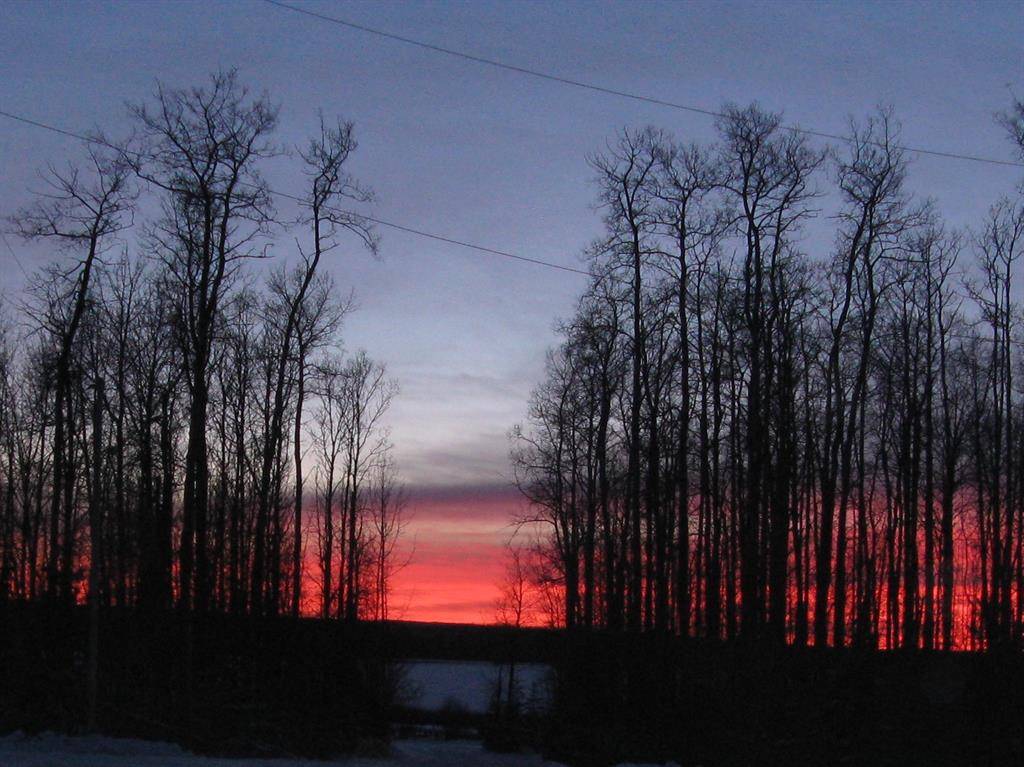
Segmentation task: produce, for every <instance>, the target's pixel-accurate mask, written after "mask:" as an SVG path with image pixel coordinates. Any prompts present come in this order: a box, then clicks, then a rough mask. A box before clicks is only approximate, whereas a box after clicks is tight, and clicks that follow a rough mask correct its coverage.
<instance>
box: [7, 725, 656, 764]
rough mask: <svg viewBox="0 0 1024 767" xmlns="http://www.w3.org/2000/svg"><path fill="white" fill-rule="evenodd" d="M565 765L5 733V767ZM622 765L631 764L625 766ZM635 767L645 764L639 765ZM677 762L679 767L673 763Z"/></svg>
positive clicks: (438, 750)
mask: <svg viewBox="0 0 1024 767" xmlns="http://www.w3.org/2000/svg"><path fill="white" fill-rule="evenodd" d="M331 765H335V767H562V765H559V764H558V763H556V762H548V761H545V760H544V759H542V758H541V757H539V756H536V755H533V754H492V753H490V752H488V751H484V748H483V745H481V744H480V742H478V741H472V740H449V741H444V740H398V741H395V742H394V743H393V744H392V746H391V754H390V755H389V756H386V757H380V758H372V759H371V758H345V759H340V760H336V761H330V762H319V761H312V760H306V759H221V758H214V757H208V756H196V755H195V754H190V753H189V752H188V751H185V750H183V749H182V748H180V747H179V746H176V745H174V744H173V743H156V742H151V741H144V740H132V739H128V738H123V739H122V738H104V737H100V736H96V735H90V736H86V737H67V736H64V735H56V734H54V733H43V734H42V735H32V736H29V735H23V734H21V733H14V734H13V735H8V736H6V737H0V767H330V766H331ZM619 767H631V766H630V765H620V766H619ZM632 767H643V765H633V766H632ZM670 767H673V766H670Z"/></svg>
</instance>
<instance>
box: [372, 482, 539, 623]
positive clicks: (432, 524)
mask: <svg viewBox="0 0 1024 767" xmlns="http://www.w3.org/2000/svg"><path fill="white" fill-rule="evenodd" d="M524 508H525V501H524V500H523V498H522V496H521V495H520V494H519V492H518V491H517V490H515V489H514V488H456V489H452V490H451V491H447V490H445V489H440V488H439V489H436V490H429V491H423V492H419V493H416V492H413V493H412V494H411V495H410V498H409V502H408V506H407V512H408V513H409V514H410V522H409V525H408V527H407V528H406V530H405V532H404V533H403V538H404V541H405V542H404V544H403V547H402V548H403V552H404V554H403V556H407V555H408V554H409V553H411V554H412V558H411V560H410V561H409V564H408V565H407V566H406V567H405V568H404V569H402V570H401V571H400V572H398V573H396V574H395V576H394V582H393V589H392V593H391V596H390V599H389V602H390V608H389V609H390V615H389V617H390V618H392V619H397V620H408V621H428V622H440V623H494V622H495V620H496V618H495V612H496V601H497V599H498V596H499V589H500V583H501V580H502V577H503V575H504V572H505V567H506V556H505V547H506V544H507V542H508V541H509V539H510V538H511V537H512V535H513V532H514V529H513V527H512V525H511V523H512V520H513V517H514V515H515V514H517V513H519V512H521V511H522V510H523V509H524Z"/></svg>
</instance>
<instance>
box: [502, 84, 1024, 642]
mask: <svg viewBox="0 0 1024 767" xmlns="http://www.w3.org/2000/svg"><path fill="white" fill-rule="evenodd" d="M996 119H997V120H998V121H999V123H1000V124H1001V125H1002V126H1003V127H1004V128H1005V129H1006V132H1007V134H1008V137H1009V139H1010V140H1011V141H1012V143H1013V146H1014V147H1015V148H1016V151H1017V152H1019V153H1020V155H1021V156H1022V157H1024V103H1022V102H1020V101H1016V102H1015V103H1014V104H1013V106H1012V108H1011V109H1009V110H1008V111H1007V112H1005V113H1002V114H1000V115H998V116H997V117H996ZM717 134H718V136H717V141H715V142H714V143H712V144H706V145H699V144H693V143H685V142H681V141H679V140H677V139H675V138H674V137H673V136H672V135H670V134H669V133H667V132H665V131H662V130H659V129H656V128H644V129H626V130H623V131H621V132H619V133H618V134H616V135H615V137H614V138H613V139H612V140H610V141H609V142H608V144H607V146H606V148H604V149H603V150H601V151H600V152H597V153H595V154H593V155H591V156H590V157H589V163H590V166H591V168H592V171H593V174H594V176H595V179H596V181H595V183H596V188H597V205H598V207H599V209H600V211H601V213H602V216H603V225H604V233H603V235H602V236H601V237H600V238H599V239H597V240H596V241H595V242H593V243H592V244H591V245H590V246H589V248H588V249H587V252H586V257H587V260H588V265H589V271H590V273H591V278H590V282H589V286H588V287H587V289H586V290H585V291H584V292H583V294H582V295H581V296H580V298H579V302H578V306H577V307H576V308H575V311H574V312H573V314H572V315H571V316H570V317H569V318H568V319H567V320H565V321H563V322H561V323H560V325H559V328H558V330H559V334H560V339H561V340H560V342H559V344H558V345H557V347H556V348H554V349H552V350H551V351H550V353H549V355H548V359H547V368H546V375H545V378H544V380H543V381H542V382H541V383H540V385H539V386H538V387H537V388H536V389H535V391H534V393H533V396H532V399H531V401H530V412H529V417H528V419H527V422H526V423H525V424H524V425H522V426H517V427H516V428H515V429H514V430H513V432H512V443H513V450H512V453H513V455H512V457H513V461H514V464H515V468H516V478H517V482H518V484H519V486H520V488H521V490H522V492H523V493H524V494H525V496H526V498H527V499H528V500H529V501H530V504H531V511H530V512H529V513H528V514H525V515H521V516H520V517H519V518H517V520H516V521H517V522H518V523H519V524H520V525H521V526H523V527H524V529H529V528H532V527H536V526H538V525H539V528H540V530H541V533H540V534H539V535H538V536H537V539H536V541H535V542H531V543H529V544H526V545H524V547H523V549H524V553H525V554H527V555H528V559H529V560H530V564H529V567H527V568H525V569H522V570H520V579H519V580H520V583H521V584H523V585H524V587H526V586H528V587H529V589H530V591H531V592H532V594H533V596H532V597H529V598H527V601H532V603H533V604H534V606H535V610H536V611H537V612H538V614H539V615H540V616H541V617H540V618H539V620H542V621H547V622H550V623H552V624H564V625H566V626H569V627H582V628H591V627H601V628H607V629H612V630H615V629H626V630H630V631H639V630H644V631H656V632H671V633H675V634H677V635H681V636H684V637H685V636H690V637H701V638H709V639H733V638H737V637H738V638H747V639H753V640H764V641H769V642H776V643H793V644H795V645H797V646H805V645H815V646H835V647H847V646H852V647H856V648H862V649H878V648H882V649H886V648H887V649H895V648H921V649H926V650H931V649H945V650H949V649H980V648H992V647H996V646H1016V647H1020V646H1021V644H1022V642H1024V556H1022V554H1024V441H1022V440H1024V389H1022V387H1021V385H1020V383H1019V380H1020V377H1021V375H1022V370H1021V364H1022V361H1024V355H1022V350H1021V345H1022V343H1024V332H1022V331H1024V326H1022V322H1021V321H1022V316H1021V306H1020V303H1019V301H1020V289H1019V286H1018V285H1017V284H1016V282H1015V279H1016V275H1015V273H1016V272H1017V271H1018V270H1019V267H1020V260H1021V256H1022V254H1024V186H1020V187H1018V190H1017V193H1016V194H1015V195H1012V196H1006V197H998V198H995V195H993V197H994V199H992V200H991V208H990V212H989V214H988V216H987V218H985V219H984V220H980V221H977V222H976V223H975V224H974V225H973V226H971V227H970V228H969V229H967V230H963V231H961V230H957V229H955V228H953V227H951V226H950V225H948V224H946V223H944V221H943V220H942V216H941V215H940V212H939V209H938V206H937V204H935V202H934V201H932V200H930V199H929V198H928V197H927V194H926V192H927V190H920V191H918V190H914V189H912V188H911V186H910V184H909V183H908V180H907V179H908V166H909V162H908V156H907V155H908V152H907V150H906V149H905V148H904V147H903V146H902V140H901V136H900V124H899V121H898V119H897V117H896V116H895V115H894V114H893V113H892V111H891V110H888V109H880V110H878V111H877V112H876V113H874V114H872V115H870V116H868V117H867V118H866V119H863V120H852V121H851V124H850V126H849V129H848V135H849V141H847V142H845V143H843V144H839V145H837V146H834V147H830V148H821V147H820V146H819V144H820V142H815V141H814V140H812V138H811V137H809V136H808V135H807V134H806V133H803V132H800V131H799V130H794V129H792V128H790V127H787V126H786V125H784V123H783V122H782V118H781V115H779V114H774V113H771V112H769V111H766V110H764V109H762V108H760V107H759V106H757V105H751V106H747V107H739V106H729V105H727V106H726V107H725V108H724V109H723V110H722V111H721V113H720V117H719V118H718V121H717ZM982 193H984V191H982ZM812 224H813V225H815V226H817V227H818V228H819V229H818V231H819V232H820V231H821V228H822V227H824V229H825V231H826V232H827V236H826V237H824V238H821V237H819V238H818V240H824V241H825V242H826V243H827V242H828V241H829V240H830V241H831V246H830V247H828V249H827V250H823V251H821V252H816V251H811V252H808V250H806V248H807V243H808V242H809V241H810V238H807V237H806V231H807V228H808V227H809V226H810V225H812ZM520 593H522V592H521V591H520Z"/></svg>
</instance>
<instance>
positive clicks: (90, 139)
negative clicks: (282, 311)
mask: <svg viewBox="0 0 1024 767" xmlns="http://www.w3.org/2000/svg"><path fill="white" fill-rule="evenodd" d="M0 116H2V117H6V118H8V119H9V120H14V121H16V122H20V123H23V124H25V125H30V126H32V127H34V128H40V129H42V130H48V131H51V132H53V133H59V134H60V135H62V136H67V137H69V138H73V139H76V140H78V141H83V142H85V143H88V144H98V145H100V146H105V147H108V148H110V149H114V150H115V151H118V152H123V151H124V149H123V148H121V147H117V146H114V145H113V144H111V143H110V142H109V141H105V140H103V139H101V138H99V137H96V136H87V135H84V134H81V133H75V132H74V131H69V130H66V129H64V128H58V127H57V126H55V125H49V124H48V123H44V122H39V121H38V120H32V119H30V118H28V117H23V116H22V115H18V114H14V113H13V112H7V111H4V110H2V109H0ZM248 186H251V185H248ZM267 191H268V192H269V193H270V194H273V195H277V196H278V197H284V198H286V199H289V200H294V201H295V202H299V203H304V202H305V200H304V199H303V198H301V197H297V196H295V195H293V194H289V193H288V192H280V191H277V190H275V189H270V188H268V189H267ZM331 210H332V211H333V212H335V213H342V214H345V215H348V216H354V217H357V218H362V219H364V220H366V221H370V222H372V223H374V224H377V225H379V226H384V227H387V228H389V229H395V230H397V231H400V232H406V233H408V234H414V235H416V236H418V237H424V238H426V239H430V240H435V241H437V242H444V243H447V244H449V245H457V246H459V247H460V248H467V249H469V250H475V251H478V252H480V253H487V254H490V255H492V256H501V257H503V258H511V259H514V260H516V261H523V262H525V263H528V264H536V265H537V266H546V267H548V268H550V269H558V270H560V271H563V272H571V273H573V274H581V275H583V276H585V277H589V276H590V272H588V271H585V270H583V269H577V268H575V267H572V266H565V265H564V264H556V263H555V262H553V261H544V260H542V259H539V258H531V257H529V256H521V255H518V254H516V253H510V252H508V251H505V250H498V249H496V248H489V247H487V246H486V245H476V244H474V243H471V242H466V241H465V240H457V239H455V238H453V237H445V236H444V235H440V234H434V233H432V232H427V231H424V230H422V229H416V228H414V227H411V226H405V225H404V224H396V223H395V222H394V221H386V220H385V219H382V218H377V217H375V216H369V215H366V214H365V213H357V212H356V211H353V210H345V209H344V208H331Z"/></svg>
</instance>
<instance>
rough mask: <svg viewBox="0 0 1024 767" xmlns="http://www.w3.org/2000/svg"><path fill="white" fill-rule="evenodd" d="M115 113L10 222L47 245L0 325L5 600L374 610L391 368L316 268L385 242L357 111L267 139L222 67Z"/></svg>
mask: <svg viewBox="0 0 1024 767" xmlns="http://www.w3.org/2000/svg"><path fill="white" fill-rule="evenodd" d="M128 109H129V112H130V117H131V120H132V125H133V129H132V135H131V136H130V137H129V138H128V139H126V140H114V139H111V138H108V137H105V136H103V135H101V134H94V135H89V136H84V137H82V138H84V139H85V142H84V144H85V151H84V153H83V154H84V159H83V160H82V161H81V162H68V163H67V164H62V163H58V162H56V161H54V162H51V163H50V164H49V165H48V166H46V170H44V171H43V173H42V174H41V177H42V182H41V183H45V186H44V187H42V189H41V190H40V191H39V193H38V194H37V195H36V196H35V198H34V199H33V200H30V201H26V203H25V205H24V207H23V208H22V209H21V210H20V211H19V212H17V213H16V214H14V215H13V216H11V217H10V218H9V219H8V220H7V223H6V230H7V231H9V232H11V233H13V234H15V235H17V236H19V237H20V238H22V239H23V240H24V241H43V242H44V243H49V244H50V246H51V250H50V251H49V252H51V253H60V256H59V257H57V258H56V259H55V260H54V262H53V265H52V266H49V267H46V268H44V269H42V270H40V271H39V272H38V273H36V274H33V275H32V276H31V282H30V284H29V287H28V288H27V290H26V291H25V295H24V297H23V299H22V300H20V301H18V302H17V303H14V302H12V303H11V305H9V306H5V307H3V314H2V319H0V453H2V459H0V464H2V466H0V602H5V601H9V600H14V601H19V602H42V603H46V604H63V605H74V604H81V603H83V602H86V601H87V602H88V603H89V604H90V605H91V606H95V607H100V606H104V607H106V606H112V607H128V606H132V607H134V606H138V607H141V608H145V609H151V610H163V609H170V608H172V607H174V608H178V609H181V610H184V611H186V612H188V611H196V612H197V613H206V612H209V611H214V612H226V613H231V614H254V615H260V616H273V615H277V614H285V615H292V616H298V615H299V614H316V615H320V616H322V617H325V618H327V617H331V618H342V619H346V620H349V619H356V618H359V617H376V618H386V617H387V614H388V603H387V594H388V590H389V586H390V576H391V573H392V570H393V569H394V566H395V563H394V561H393V557H392V554H393V552H394V549H395V545H396V541H397V538H398V535H399V533H400V531H401V528H402V524H403V523H402V514H403V506H404V491H403V488H402V486H401V484H400V482H399V477H398V473H397V467H396V464H395V461H394V459H393V457H392V450H391V443H390V440H389V436H388V432H387V429H386V428H385V425H384V421H383V418H384V415H385V413H386V411H387V409H388V407H389V405H390V403H391V400H392V398H393V397H394V396H395V395H396V393H397V386H396V384H395V382H394V381H393V380H392V379H391V378H390V377H389V376H388V374H387V371H386V369H385V367H384V365H383V364H381V363H380V362H378V361H376V360H374V359H373V358H372V357H370V356H369V355H368V354H367V353H366V352H365V351H362V350H356V351H346V350H345V349H344V347H343V344H342V333H341V331H342V323H343V321H344V319H345V316H346V315H347V314H348V313H349V312H350V311H351V310H352V309H353V308H354V301H355V297H354V294H353V293H352V292H351V291H350V290H349V288H347V287H343V286H340V285H338V284H336V282H335V281H334V279H333V278H332V277H331V275H330V273H329V272H327V271H325V270H324V268H323V261H324V259H325V258H328V257H329V258H332V259H344V258H345V256H344V255H343V254H344V253H345V252H352V250H353V249H364V250H366V251H369V252H370V253H375V252H376V249H377V242H378V237H377V234H376V232H375V231H374V229H373V225H372V224H371V223H370V222H368V221H366V220H364V219H362V218H361V217H359V216H357V215H355V214H353V213H350V212H347V211H345V210H342V209H341V208H339V205H340V204H346V203H349V204H351V203H362V202H368V201H370V200H372V197H373V193H372V191H371V190H370V189H369V188H368V187H367V186H365V185H363V184H362V183H361V182H360V181H358V180H357V179H356V178H354V177H353V176H352V175H351V174H350V173H349V171H348V162H349V157H350V155H351V154H352V153H353V152H354V151H355V150H356V146H357V144H356V139H355V132H354V128H353V126H352V124H351V123H348V122H345V121H343V120H336V121H334V122H331V121H328V120H327V119H326V118H323V117H321V120H320V124H319V125H318V126H316V127H315V132H314V133H313V134H312V137H311V138H310V140H309V141H308V143H307V144H306V145H305V146H300V147H294V148H293V147H286V146H283V145H281V144H280V143H278V142H276V139H275V135H274V131H275V128H276V126H277V122H278V109H277V107H276V106H274V104H273V103H272V102H271V100H270V98H269V97H268V96H266V95H253V94H252V93H250V91H249V90H248V89H247V88H246V86H245V85H244V84H243V83H241V82H240V80H239V78H238V77H237V75H236V74H235V73H234V72H233V71H228V72H221V73H218V74H215V75H213V76H212V77H211V78H210V80H209V82H207V83H206V84H204V85H201V86H197V87H194V88H188V89H180V90H179V89H171V88H167V87H164V86H160V87H159V88H158V90H157V92H156V93H155V94H154V95H153V97H152V98H151V99H149V100H147V101H142V102H139V103H133V104H131V105H130V106H129V107H128ZM285 157H286V158H287V161H288V162H289V163H291V164H292V165H293V166H294V165H296V164H297V166H298V168H299V170H300V172H301V173H302V176H303V178H304V184H305V193H304V194H303V195H302V196H301V197H294V198H292V199H291V200H290V202H292V203H295V205H294V206H293V207H294V211H288V212H285V213H282V212H280V211H278V209H277V208H276V207H275V202H278V201H281V202H285V203H287V202H289V200H279V198H277V197H275V193H273V192H272V190H271V189H270V188H269V187H268V185H267V182H266V180H265V178H264V173H265V170H266V166H267V164H268V163H269V162H270V161H272V160H274V159H275V158H276V159H278V160H280V159H281V158H285ZM276 253H283V255H275V254H276ZM310 464H311V465H310Z"/></svg>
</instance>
